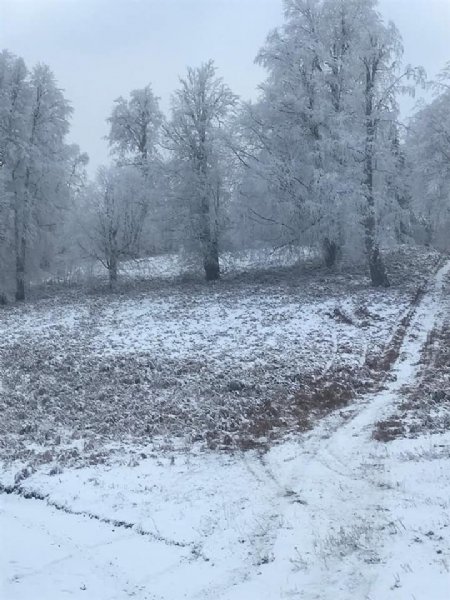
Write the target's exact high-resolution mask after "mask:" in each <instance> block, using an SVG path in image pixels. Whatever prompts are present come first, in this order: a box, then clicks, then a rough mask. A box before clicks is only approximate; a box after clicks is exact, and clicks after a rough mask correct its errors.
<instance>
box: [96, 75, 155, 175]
mask: <svg viewBox="0 0 450 600" xmlns="http://www.w3.org/2000/svg"><path fill="white" fill-rule="evenodd" d="M108 123H109V125H110V130H109V135H108V142H109V145H110V148H111V151H112V154H113V156H114V157H115V158H116V160H117V162H118V163H119V164H123V165H133V166H135V167H138V168H139V169H140V170H141V171H142V172H143V173H144V174H148V171H149V168H150V166H151V163H152V162H154V161H155V159H156V158H157V155H158V142H159V135H160V128H161V124H162V113H161V111H160V109H159V103H158V98H156V96H155V95H154V94H153V92H152V88H151V86H150V85H147V86H146V87H144V88H142V89H139V90H133V91H132V92H131V93H130V98H129V99H128V100H127V99H125V98H122V97H120V98H118V99H117V100H116V101H115V105H114V108H113V110H112V113H111V116H110V117H109V118H108Z"/></svg>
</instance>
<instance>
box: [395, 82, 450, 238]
mask: <svg viewBox="0 0 450 600" xmlns="http://www.w3.org/2000/svg"><path fill="white" fill-rule="evenodd" d="M439 92H440V93H439V95H438V96H437V97H436V98H435V99H434V100H433V101H432V102H431V103H430V104H429V105H427V106H425V107H423V108H422V109H421V110H420V111H419V112H418V113H417V114H416V115H415V116H414V118H413V119H412V122H411V125H410V128H409V133H408V136H407V140H406V149H407V157H408V168H409V169H408V174H409V180H410V194H411V196H412V201H413V211H414V215H415V217H416V229H418V231H417V233H418V235H419V239H420V240H421V241H423V242H425V243H426V244H429V245H431V244H432V245H436V246H437V247H439V248H444V249H448V248H449V247H450V234H449V231H450V88H448V89H446V87H445V86H442V85H441V86H439Z"/></svg>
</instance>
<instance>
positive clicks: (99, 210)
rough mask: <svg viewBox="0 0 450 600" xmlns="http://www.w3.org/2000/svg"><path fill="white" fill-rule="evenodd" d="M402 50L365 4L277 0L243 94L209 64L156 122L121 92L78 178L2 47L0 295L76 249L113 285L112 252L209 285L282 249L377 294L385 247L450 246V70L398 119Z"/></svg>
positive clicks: (139, 96) (45, 89) (384, 277)
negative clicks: (354, 267)
mask: <svg viewBox="0 0 450 600" xmlns="http://www.w3.org/2000/svg"><path fill="white" fill-rule="evenodd" d="M402 55H403V47H402V41H401V36H400V34H399V32H398V30H397V28H396V27H395V25H394V24H392V23H385V21H384V20H383V18H382V16H381V15H380V13H379V12H378V11H377V2H376V0H284V23H283V24H282V25H281V26H280V27H278V28H277V29H275V30H274V31H272V32H271V33H270V34H269V35H268V37H267V40H266V42H265V44H264V46H263V47H262V49H261V50H260V52H259V54H258V56H257V57H256V61H257V62H258V63H259V64H260V65H262V66H263V67H264V69H265V71H266V78H265V80H264V81H263V82H262V83H261V85H260V86H259V94H258V97H257V99H256V100H255V101H253V102H245V101H242V100H240V99H239V98H238V97H237V96H236V95H235V94H234V93H233V92H232V90H231V89H230V88H229V87H228V86H227V85H226V83H224V82H223V80H222V79H221V78H220V77H219V76H218V74H217V70H216V67H215V65H214V63H213V62H212V61H208V62H206V63H204V64H202V65H201V66H200V67H197V68H189V69H188V70H187V73H186V74H185V76H183V77H182V78H180V81H179V88H178V89H177V90H176V91H175V93H174V94H173V96H172V102H171V111H170V115H168V116H165V115H164V114H163V113H162V111H161V109H160V107H159V99H158V98H157V96H156V95H155V94H154V92H153V89H152V86H151V85H150V84H148V85H146V86H145V87H143V88H142V89H138V90H133V91H131V93H130V94H129V95H128V96H127V97H121V98H119V99H117V100H116V101H115V102H114V104H113V108H112V111H111V114H110V116H109V117H108V119H107V120H108V125H109V133H108V136H107V143H108V144H109V148H110V155H111V162H110V164H109V165H108V166H104V167H101V168H100V169H99V170H98V173H97V175H96V177H95V179H94V180H93V181H90V180H89V178H88V177H87V174H86V164H87V161H88V157H87V155H86V154H85V153H83V152H81V151H80V149H79V147H78V146H76V145H73V144H69V143H68V142H67V134H68V132H69V128H70V117H71V112H72V109H71V107H70V104H69V102H68V101H67V100H66V98H65V97H64V94H63V92H62V91H61V90H60V89H59V88H58V85H57V83H56V81H55V79H54V77H53V74H52V73H51V71H50V69H49V68H48V67H47V66H46V65H37V66H36V67H34V68H32V69H31V70H30V69H28V68H27V67H26V65H25V63H24V61H23V60H22V59H21V58H20V57H17V56H14V55H13V54H12V53H10V52H8V51H6V50H5V51H3V52H2V53H1V54H0V260H1V268H0V294H1V297H2V298H3V299H4V300H6V299H8V298H9V297H11V296H14V297H15V298H16V300H23V299H24V298H25V295H26V290H27V288H28V286H29V285H30V283H32V282H33V281H39V280H40V279H42V277H45V276H48V274H50V273H55V272H57V271H58V270H64V269H65V268H67V266H68V265H69V264H73V263H77V264H78V263H81V262H82V261H83V260H84V259H86V258H87V257H90V258H91V259H95V260H97V261H99V262H100V263H101V264H103V266H104V267H105V268H106V269H107V271H108V274H109V279H110V283H111V286H114V284H115V282H116V280H117V277H118V273H119V267H120V264H121V262H123V261H125V260H128V259H130V258H133V257H143V256H148V255H151V254H155V253H165V252H177V251H179V250H180V249H184V250H186V251H188V252H189V253H191V254H192V256H196V257H198V261H199V263H200V264H201V265H202V268H203V269H204V273H205V278H206V279H207V280H209V281H211V280H216V279H218V278H219V277H220V254H221V252H222V251H223V250H229V249H242V248H250V247H281V246H288V245H301V246H309V247H312V248H315V249H316V250H317V251H318V252H320V253H321V256H322V257H323V262H324V264H325V265H326V266H327V267H328V268H333V267H335V266H336V265H338V264H339V263H340V262H341V261H346V262H355V263H357V262H361V261H365V262H366V264H367V268H368V273H369V275H370V280H371V283H372V284H373V285H374V286H388V285H389V277H388V273H387V271H386V268H385V264H384V260H383V248H384V247H386V246H388V245H390V244H397V243H417V242H418V243H423V244H428V245H435V246H436V247H439V248H448V246H449V236H448V231H449V225H450V222H449V221H450V218H449V217H450V214H449V211H450V86H449V85H448V84H447V83H446V82H448V81H449V80H450V77H449V75H450V69H446V70H445V69H444V71H443V72H442V76H441V77H440V79H439V80H438V81H436V82H434V83H433V89H434V91H435V99H434V100H433V101H432V102H430V103H429V104H428V105H425V106H422V107H421V108H420V109H419V110H417V111H416V113H415V115H414V116H413V118H412V119H411V120H410V122H409V123H408V124H404V123H402V122H401V119H400V110H399V99H400V98H401V96H402V95H404V94H409V95H414V93H415V90H416V88H417V86H431V84H430V83H429V82H427V80H426V75H425V72H424V70H423V69H422V68H420V67H413V66H410V65H404V64H403V62H402Z"/></svg>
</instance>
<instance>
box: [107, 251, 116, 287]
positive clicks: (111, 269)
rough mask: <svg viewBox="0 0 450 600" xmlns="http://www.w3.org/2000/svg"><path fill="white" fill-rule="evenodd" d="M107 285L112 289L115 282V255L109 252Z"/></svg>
mask: <svg viewBox="0 0 450 600" xmlns="http://www.w3.org/2000/svg"><path fill="white" fill-rule="evenodd" d="M108 274H109V287H110V289H114V288H115V287H116V284H117V256H116V255H115V254H111V256H110V257H109V262H108Z"/></svg>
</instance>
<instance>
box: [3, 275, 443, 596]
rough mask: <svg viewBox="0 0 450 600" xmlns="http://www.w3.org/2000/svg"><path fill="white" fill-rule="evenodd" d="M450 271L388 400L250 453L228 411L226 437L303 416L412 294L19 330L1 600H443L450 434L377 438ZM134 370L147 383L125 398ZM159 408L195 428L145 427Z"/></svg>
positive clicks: (9, 358) (102, 310)
mask: <svg viewBox="0 0 450 600" xmlns="http://www.w3.org/2000/svg"><path fill="white" fill-rule="evenodd" d="M449 270H450V265H449V264H447V265H446V266H445V267H443V268H441V270H440V271H439V272H438V274H437V275H436V276H435V277H433V278H432V281H431V284H430V285H429V286H428V289H427V292H426V293H425V296H424V298H423V299H422V301H421V303H420V304H419V306H418V307H417V308H416V309H415V312H414V315H413V317H412V320H411V322H409V323H408V325H407V329H406V335H405V337H404V339H403V342H402V345H401V347H400V352H399V358H398V359H397V360H396V362H395V363H394V365H393V369H392V373H390V374H389V377H388V378H387V379H386V381H385V384H384V386H383V387H382V388H381V389H379V390H377V391H376V392H375V391H371V392H369V393H367V394H366V395H362V396H360V397H358V399H356V400H355V401H354V402H352V403H350V404H349V405H347V406H342V407H341V409H340V410H339V411H336V412H334V413H332V414H330V415H329V416H328V417H326V418H324V419H323V420H322V421H320V423H318V424H317V425H316V426H315V427H314V428H312V429H310V430H307V431H303V432H301V433H299V432H296V431H295V429H293V428H292V427H287V426H286V427H285V430H284V435H283V436H279V438H278V443H277V444H267V437H268V432H265V434H264V436H265V438H266V444H265V445H264V446H263V447H258V448H257V449H254V450H250V451H246V452H243V451H242V450H241V449H240V446H238V445H237V446H236V445H233V444H231V445H228V446H226V447H227V448H229V449H228V450H227V451H223V450H222V451H220V452H218V451H217V450H215V451H213V450H212V449H211V444H210V443H208V436H207V434H208V431H210V430H211V429H210V428H212V427H216V428H217V423H216V421H217V415H220V414H222V413H221V412H220V411H221V410H225V409H226V408H227V406H228V405H229V404H231V405H232V406H235V407H237V410H235V411H230V410H228V412H226V411H225V412H224V413H223V414H224V415H225V416H224V422H223V424H222V429H221V431H220V435H221V436H224V435H225V434H227V435H229V436H230V437H231V438H234V436H238V435H239V431H240V430H241V428H242V427H243V425H242V423H238V424H235V425H233V423H231V425H230V419H231V420H232V419H237V418H238V416H239V415H240V414H241V411H242V410H244V409H245V410H244V413H243V414H244V418H243V419H242V421H244V419H245V418H248V415H249V413H248V412H245V411H246V410H247V407H248V406H256V407H261V406H264V404H263V402H264V400H266V399H267V397H269V398H270V399H271V403H272V404H271V405H272V406H275V407H277V408H279V406H280V405H282V404H283V403H287V404H288V403H289V402H293V401H294V400H295V398H296V394H299V393H300V391H301V384H302V376H305V377H306V373H309V372H317V373H319V374H323V372H324V371H325V372H326V373H329V374H334V373H335V372H336V369H337V368H338V367H339V368H340V367H342V366H343V365H347V366H349V367H350V368H355V369H357V368H359V367H360V366H361V364H362V363H364V362H365V361H366V356H367V354H368V353H369V354H370V355H376V354H377V353H380V352H382V349H383V347H384V345H385V344H388V343H389V338H390V335H391V333H392V332H393V330H394V329H395V327H396V325H397V324H398V322H399V320H400V319H401V318H402V316H403V315H404V314H405V311H407V309H408V306H409V300H410V297H411V295H410V292H409V291H408V288H405V287H402V286H400V287H397V288H394V289H392V290H390V291H389V292H388V293H387V295H385V294H384V293H376V292H371V291H370V292H368V291H367V288H365V287H364V286H362V285H361V282H360V281H359V280H355V281H354V283H353V287H352V285H351V282H350V281H349V280H348V279H347V280H346V279H345V278H342V281H339V280H338V281H334V282H331V283H330V279H329V278H328V279H327V278H325V277H324V278H323V281H320V280H319V281H317V280H313V281H309V282H308V286H306V285H292V284H289V285H287V284H281V283H279V282H278V283H277V285H276V286H275V285H274V286H268V285H267V284H265V285H262V284H259V283H255V282H254V283H252V284H248V285H247V286H242V285H241V284H240V285H239V287H235V286H234V284H233V285H231V284H227V283H224V284H220V286H221V287H220V288H219V287H211V288H210V289H208V290H205V289H204V288H198V287H196V286H193V287H192V286H191V287H189V288H187V290H181V291H180V290H179V291H178V293H174V290H172V289H171V290H170V294H169V291H167V290H160V291H159V292H153V293H148V292H147V293H146V294H142V296H140V297H137V298H134V299H131V298H129V297H127V296H124V297H116V298H115V299H114V300H111V299H110V298H106V299H105V298H103V297H93V298H91V300H90V301H89V302H87V301H77V302H75V303H74V302H67V303H66V304H65V305H64V306H61V305H54V303H53V302H51V301H45V302H39V303H36V304H35V305H32V306H29V307H24V308H15V309H12V310H10V311H9V312H7V313H5V319H4V320H3V321H2V333H3V340H4V341H3V344H2V358H3V359H4V364H5V365H6V369H5V372H4V375H5V376H4V379H3V388H2V391H1V394H2V402H3V408H4V414H5V416H6V417H7V419H6V420H4V421H3V426H2V427H3V431H2V435H3V438H2V454H3V456H4V462H3V469H2V471H1V481H2V485H3V490H4V491H8V490H9V491H15V492H20V493H19V494H18V493H12V494H1V495H0V532H1V538H0V574H1V578H2V585H3V588H0V597H1V598H2V599H3V598H5V600H29V599H31V598H32V599H33V600H59V599H60V598H65V597H67V598H92V599H95V600H113V599H116V600H121V599H126V598H137V599H152V600H169V599H170V600H177V599H178V598H180V599H181V598H189V599H194V598H198V599H208V598H211V599H212V598H214V599H216V598H217V599H219V598H220V599H223V600H225V599H227V600H277V599H279V598H280V599H281V598H305V599H311V600H312V599H325V600H326V599H328V598H330V599H331V598H333V599H336V598H338V599H342V600H347V599H348V600H350V599H357V600H358V599H371V600H384V599H387V598H393V599H396V598H401V599H407V598H408V599H412V598H416V600H428V599H431V600H446V599H447V598H448V593H449V589H450V564H449V563H450V551H449V548H450V516H449V514H450V513H449V498H450V451H449V448H450V436H449V434H448V433H445V434H441V435H437V434H428V433H426V431H424V432H423V434H422V435H420V434H419V435H417V436H416V438H415V439H398V440H396V441H394V442H391V443H389V444H385V443H382V442H378V441H376V440H375V439H373V431H374V428H375V427H376V424H377V423H378V422H380V421H381V420H383V419H386V418H388V417H389V416H390V415H391V413H392V411H393V410H394V409H395V407H396V406H397V404H398V402H399V398H400V397H401V395H402V389H403V386H404V385H405V384H408V385H409V386H411V383H412V382H413V381H414V380H415V378H416V377H417V376H418V373H419V371H418V368H419V367H418V365H419V362H420V359H421V355H422V350H423V347H424V345H425V343H426V342H427V339H428V336H429V334H430V333H431V332H432V331H433V330H434V329H435V328H436V327H437V326H439V324H440V323H441V321H442V320H444V319H448V303H447V301H446V299H447V297H448V290H449V283H448V272H449ZM338 279H339V278H338ZM300 283H301V284H305V281H301V282H300ZM321 287H323V288H324V289H323V290H322V289H321ZM305 288H306V289H305ZM344 289H346V290H347V292H346V293H345V294H344V292H343V290H344ZM186 291H187V292H188V293H186ZM335 309H338V310H337V311H336V310H335ZM122 331H123V335H121V332H122ZM31 332H32V333H33V337H31V335H30V333H31ZM36 337H39V343H38V344H35V343H33V339H34V338H36ZM14 358H15V360H16V361H17V363H18V365H19V366H20V367H21V369H22V370H23V373H22V375H21V376H20V377H19V374H18V373H17V372H16V371H15V369H14V362H13V359H14ZM33 361H40V362H39V365H40V370H39V369H38V370H36V363H35V362H33ZM150 362H151V363H152V364H154V367H151V366H150ZM132 364H135V365H137V367H138V368H137V369H136V370H133V371H132V372H133V377H134V376H135V372H139V373H140V375H139V377H140V378H141V379H142V382H141V381H140V382H139V383H136V382H135V381H132V382H131V383H124V384H123V385H122V386H121V385H120V382H121V379H122V378H124V377H130V376H129V375H127V373H129V372H130V368H131V365H132ZM121 365H122V366H121ZM67 366H69V367H70V369H68V370H67ZM24 367H25V369H24ZM107 367H108V368H109V370H108V369H107ZM102 369H106V370H102ZM145 369H148V370H147V371H146V370H145ZM36 371H38V373H37V374H36ZM96 372H97V373H99V374H101V375H96ZM357 372H358V371H357ZM114 374H115V375H114ZM294 375H297V377H294ZM299 375H300V376H299ZM108 378H110V379H112V381H113V383H112V384H111V386H110V387H106V393H105V388H104V387H103V389H102V390H99V392H102V393H103V394H105V395H104V396H102V398H100V397H99V396H96V395H95V393H94V392H95V388H96V386H97V387H98V386H99V385H103V386H104V384H105V382H106V381H107V379H108ZM76 381H79V382H81V384H82V385H79V387H78V388H77V384H76V383H74V382H76ZM122 383H123V382H122ZM238 383H239V384H240V385H237V384H238ZM13 384H15V385H16V386H17V387H16V388H14V389H13ZM230 384H231V385H230ZM39 390H42V391H39ZM86 390H87V391H86ZM137 390H139V391H137ZM282 391H283V395H282V398H281V399H279V397H280V394H281V392H282ZM33 392H35V393H33ZM55 394H58V398H55V396H54V395H55ZM11 399H14V400H15V401H16V402H17V403H18V404H19V406H17V405H15V406H14V405H12V402H11V401H10V400H11ZM126 399H127V400H128V403H129V405H131V408H129V413H127V414H125V415H122V414H116V419H115V420H111V421H109V419H110V417H111V415H113V414H114V411H116V412H117V411H118V410H122V409H124V407H126V403H125V400H126ZM277 399H278V400H277ZM100 400H101V401H102V403H103V404H101V402H100ZM25 402H28V405H26V404H25ZM90 403H91V404H90ZM155 403H156V406H157V407H158V410H160V411H163V410H164V411H167V410H169V409H170V410H172V409H175V407H178V412H174V414H173V415H172V417H170V416H169V417H168V416H167V414H166V413H164V414H162V415H161V416H162V420H161V421H160V423H161V428H160V429H158V428H157V427H156V417H155V420H154V421H152V423H151V424H153V425H154V429H153V430H152V429H151V428H148V429H147V430H146V429H145V427H146V426H147V425H148V424H149V423H144V424H143V425H142V424H139V425H136V426H135V427H134V428H132V427H131V424H132V423H134V421H136V419H137V418H141V417H142V415H144V414H145V413H146V412H147V413H148V415H153V413H152V412H151V409H152V407H153V406H154V405H155ZM135 404H136V406H134V405H135ZM137 404H139V406H137ZM101 406H103V409H101ZM108 406H109V408H108ZM180 406H181V408H180ZM217 406H219V409H217ZM25 407H27V408H28V412H27V411H26V410H25ZM80 407H81V408H80ZM215 411H218V412H215ZM21 412H23V413H24V418H23V420H22V421H23V422H22V423H19V420H20V419H19V417H18V413H21ZM30 415H31V416H30ZM283 415H284V413H283ZM147 418H148V417H147ZM100 419H103V426H104V427H103V428H102V427H101V426H100ZM180 419H181V420H182V422H181V423H180ZM209 419H210V420H209ZM49 421H50V423H49ZM5 423H6V424H7V427H9V430H7V427H6V426H5ZM46 424H47V425H46ZM83 426H84V429H83ZM233 427H234V428H233ZM21 428H22V429H21ZM146 431H147V433H145V432H146ZM196 435H197V436H198V437H197V438H195V436H196ZM58 436H61V437H60V439H59V438H58ZM220 441H221V438H220V437H218V442H220ZM218 447H221V445H220V444H219V446H218ZM8 456H9V460H8V459H7V457H8ZM75 467H76V468H75ZM23 469H24V470H23ZM24 496H28V498H26V497H24ZM30 496H34V497H30Z"/></svg>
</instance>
